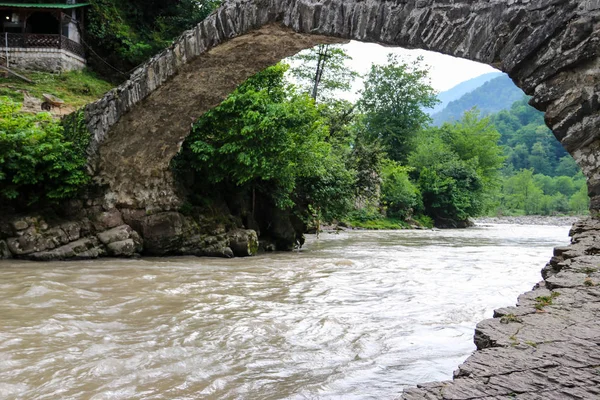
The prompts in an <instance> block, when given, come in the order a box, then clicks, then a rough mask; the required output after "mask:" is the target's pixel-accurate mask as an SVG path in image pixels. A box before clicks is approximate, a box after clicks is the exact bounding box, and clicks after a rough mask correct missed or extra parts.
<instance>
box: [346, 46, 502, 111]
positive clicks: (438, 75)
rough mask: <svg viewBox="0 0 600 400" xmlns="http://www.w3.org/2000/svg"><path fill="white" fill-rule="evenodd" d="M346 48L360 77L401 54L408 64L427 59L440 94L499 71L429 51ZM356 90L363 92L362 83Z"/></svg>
mask: <svg viewBox="0 0 600 400" xmlns="http://www.w3.org/2000/svg"><path fill="white" fill-rule="evenodd" d="M343 47H344V49H345V50H346V52H347V53H348V55H350V56H351V57H352V61H351V62H350V65H349V66H350V67H352V68H353V69H354V70H355V71H357V72H358V73H360V74H366V73H367V72H368V71H369V69H370V68H371V64H372V63H375V64H385V63H386V62H387V55H388V54H389V53H394V54H398V55H400V56H401V57H402V59H403V60H405V61H411V60H413V59H415V58H416V57H418V56H423V58H424V64H426V65H429V67H430V74H429V75H430V77H431V86H433V88H434V89H435V90H437V91H439V92H443V91H446V90H448V89H450V88H452V87H454V86H456V85H458V84H459V83H461V82H464V81H467V80H469V79H471V78H475V77H477V76H480V75H483V74H486V73H488V72H494V71H496V69H494V68H492V67H490V66H489V65H485V64H480V63H476V62H473V61H468V60H464V59H461V58H456V57H451V56H446V55H443V54H439V53H434V52H430V51H425V50H406V49H401V48H398V47H383V46H380V45H377V44H372V43H362V42H355V41H352V42H350V43H348V44H345V45H343ZM354 86H355V88H354V90H353V91H356V90H358V89H361V88H362V82H356V83H355V85H354ZM347 97H348V99H349V100H353V99H355V98H356V95H355V94H348V95H347Z"/></svg>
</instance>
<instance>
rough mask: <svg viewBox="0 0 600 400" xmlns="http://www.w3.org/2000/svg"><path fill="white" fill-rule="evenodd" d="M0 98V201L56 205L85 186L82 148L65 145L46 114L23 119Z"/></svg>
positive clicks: (12, 104) (17, 107)
mask: <svg viewBox="0 0 600 400" xmlns="http://www.w3.org/2000/svg"><path fill="white" fill-rule="evenodd" d="M20 108H21V105H20V104H18V103H15V102H13V101H12V100H10V99H9V98H7V97H2V98H0V202H4V203H6V202H10V203H12V204H14V205H16V206H18V207H23V206H27V205H32V204H39V203H46V204H47V203H57V202H58V201H60V200H62V199H67V198H70V197H73V196H74V195H76V194H77V193H79V192H80V191H81V189H82V188H83V187H84V186H85V185H87V184H88V182H89V176H88V175H87V174H86V173H85V165H86V162H87V159H86V157H85V154H84V152H83V151H82V150H83V149H84V148H85V144H87V142H86V143H85V144H82V143H74V142H72V141H68V140H66V139H65V136H64V134H63V133H64V129H63V127H62V126H61V125H60V124H59V123H58V122H56V121H54V120H53V119H52V117H51V116H50V114H46V113H41V114H35V115H30V114H24V113H21V112H19V110H20Z"/></svg>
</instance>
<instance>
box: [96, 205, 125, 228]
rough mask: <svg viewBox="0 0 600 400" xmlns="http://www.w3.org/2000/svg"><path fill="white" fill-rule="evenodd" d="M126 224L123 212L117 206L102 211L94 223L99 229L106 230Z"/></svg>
mask: <svg viewBox="0 0 600 400" xmlns="http://www.w3.org/2000/svg"><path fill="white" fill-rule="evenodd" d="M124 224H125V223H124V222H123V218H122V217H121V212H120V211H119V210H118V209H116V208H112V209H110V210H108V211H104V212H101V213H99V214H97V215H95V216H94V218H93V225H94V228H95V229H96V230H97V231H104V230H106V229H111V228H114V227H117V226H120V225H124Z"/></svg>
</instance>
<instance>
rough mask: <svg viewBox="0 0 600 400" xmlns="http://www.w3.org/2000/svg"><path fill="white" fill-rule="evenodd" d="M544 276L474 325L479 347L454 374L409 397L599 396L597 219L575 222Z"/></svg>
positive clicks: (599, 260)
mask: <svg viewBox="0 0 600 400" xmlns="http://www.w3.org/2000/svg"><path fill="white" fill-rule="evenodd" d="M570 236H571V245H569V246H566V247H559V248H556V249H555V250H554V257H552V259H551V260H550V262H549V263H548V264H547V265H546V267H545V268H544V269H543V270H542V277H543V278H544V280H543V281H541V282H540V283H538V284H537V285H536V286H535V287H534V288H533V290H532V291H530V292H527V293H525V294H523V295H521V296H520V297H519V299H518V304H517V305H516V306H515V307H506V308H501V309H498V310H496V311H495V313H494V318H492V319H488V320H484V321H482V322H480V323H479V324H478V325H477V327H476V329H475V337H474V340H475V344H476V346H477V349H478V350H477V351H476V352H475V353H473V355H471V356H470V357H469V358H468V359H467V360H466V361H465V362H464V363H463V364H461V365H460V366H459V367H458V369H457V370H456V371H455V372H454V380H452V381H447V382H434V383H427V384H423V385H419V386H418V387H417V388H415V389H409V390H406V391H405V392H404V393H403V395H402V397H401V398H402V399H405V400H424V399H427V400H434V399H444V400H450V399H452V400H458V399H461V400H470V399H489V400H491V399H528V400H529V399H531V400H550V399H556V400H564V399H599V398H600V220H597V219H591V218H588V219H585V220H581V221H578V222H576V223H575V224H574V225H573V228H572V229H571V232H570Z"/></svg>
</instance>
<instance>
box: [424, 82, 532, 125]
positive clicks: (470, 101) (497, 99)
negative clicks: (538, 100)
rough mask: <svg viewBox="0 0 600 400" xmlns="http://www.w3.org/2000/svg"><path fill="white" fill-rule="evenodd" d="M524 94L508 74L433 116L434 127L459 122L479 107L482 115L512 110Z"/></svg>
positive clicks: (453, 102) (468, 94)
mask: <svg viewBox="0 0 600 400" xmlns="http://www.w3.org/2000/svg"><path fill="white" fill-rule="evenodd" d="M523 96H524V93H523V91H522V90H521V89H519V88H518V87H517V86H516V85H515V84H514V83H513V81H512V80H511V79H510V78H509V77H508V75H506V74H501V75H500V76H498V77H496V78H494V79H492V80H489V81H487V82H485V83H484V84H483V85H480V86H479V87H477V88H476V89H474V90H472V91H470V92H468V93H466V94H464V95H463V96H461V97H460V98H459V99H457V100H454V101H451V102H450V103H448V105H447V106H446V107H445V108H444V109H443V110H441V111H439V112H437V113H435V114H433V115H431V118H432V119H433V124H434V125H438V126H439V125H441V124H443V123H444V122H452V121H457V120H459V119H460V118H461V117H462V115H463V114H464V112H465V111H468V110H470V109H472V108H473V107H477V108H478V109H479V111H480V112H481V115H482V116H484V115H490V114H494V113H497V112H499V111H502V110H506V109H510V107H511V106H512V104H513V103H514V102H516V101H518V100H521V99H522V98H523Z"/></svg>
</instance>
